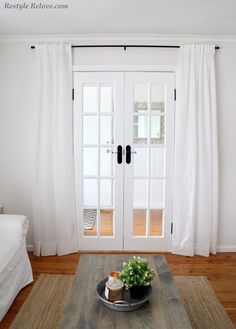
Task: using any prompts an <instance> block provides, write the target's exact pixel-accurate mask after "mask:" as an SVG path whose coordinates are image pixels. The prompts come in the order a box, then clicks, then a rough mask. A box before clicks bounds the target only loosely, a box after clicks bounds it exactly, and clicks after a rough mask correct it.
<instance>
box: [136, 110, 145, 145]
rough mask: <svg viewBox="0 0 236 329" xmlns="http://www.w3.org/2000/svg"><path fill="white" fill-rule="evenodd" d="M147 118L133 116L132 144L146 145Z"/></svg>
mask: <svg viewBox="0 0 236 329" xmlns="http://www.w3.org/2000/svg"><path fill="white" fill-rule="evenodd" d="M147 124H148V117H147V116H144V115H134V123H133V134H134V144H147V138H148V126H147Z"/></svg>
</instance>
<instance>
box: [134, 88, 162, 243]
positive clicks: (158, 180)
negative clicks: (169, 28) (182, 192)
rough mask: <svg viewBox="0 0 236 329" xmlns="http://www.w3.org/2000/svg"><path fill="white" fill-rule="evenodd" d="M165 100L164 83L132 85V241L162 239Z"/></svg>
mask: <svg viewBox="0 0 236 329" xmlns="http://www.w3.org/2000/svg"><path fill="white" fill-rule="evenodd" d="M165 98H166V85H165V83H159V84H156V83H134V84H133V150H134V156H133V161H134V166H133V201H134V202H133V214H132V216H133V237H141V236H142V237H146V238H149V237H158V236H163V221H164V215H165V207H164V205H165V149H166V148H165V142H166V139H165V120H166V112H165V104H166V102H165ZM138 226H140V229H139V230H137V227H138Z"/></svg>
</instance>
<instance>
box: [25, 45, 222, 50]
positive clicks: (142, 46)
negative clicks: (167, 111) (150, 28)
mask: <svg viewBox="0 0 236 329" xmlns="http://www.w3.org/2000/svg"><path fill="white" fill-rule="evenodd" d="M71 47H72V48H124V50H126V48H180V46H166V45H72V46H71ZM31 49H35V46H31ZM215 49H220V47H218V46H217V47H215Z"/></svg>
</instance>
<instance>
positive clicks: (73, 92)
mask: <svg viewBox="0 0 236 329" xmlns="http://www.w3.org/2000/svg"><path fill="white" fill-rule="evenodd" d="M74 99H75V90H74V88H73V89H72V101H73V100H74Z"/></svg>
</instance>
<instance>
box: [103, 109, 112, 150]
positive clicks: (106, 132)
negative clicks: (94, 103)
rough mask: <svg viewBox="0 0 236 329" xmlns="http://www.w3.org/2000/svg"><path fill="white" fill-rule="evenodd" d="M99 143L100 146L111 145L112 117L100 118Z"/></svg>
mask: <svg viewBox="0 0 236 329" xmlns="http://www.w3.org/2000/svg"><path fill="white" fill-rule="evenodd" d="M100 143H101V144H112V143H113V117H112V116H101V127H100Z"/></svg>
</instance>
